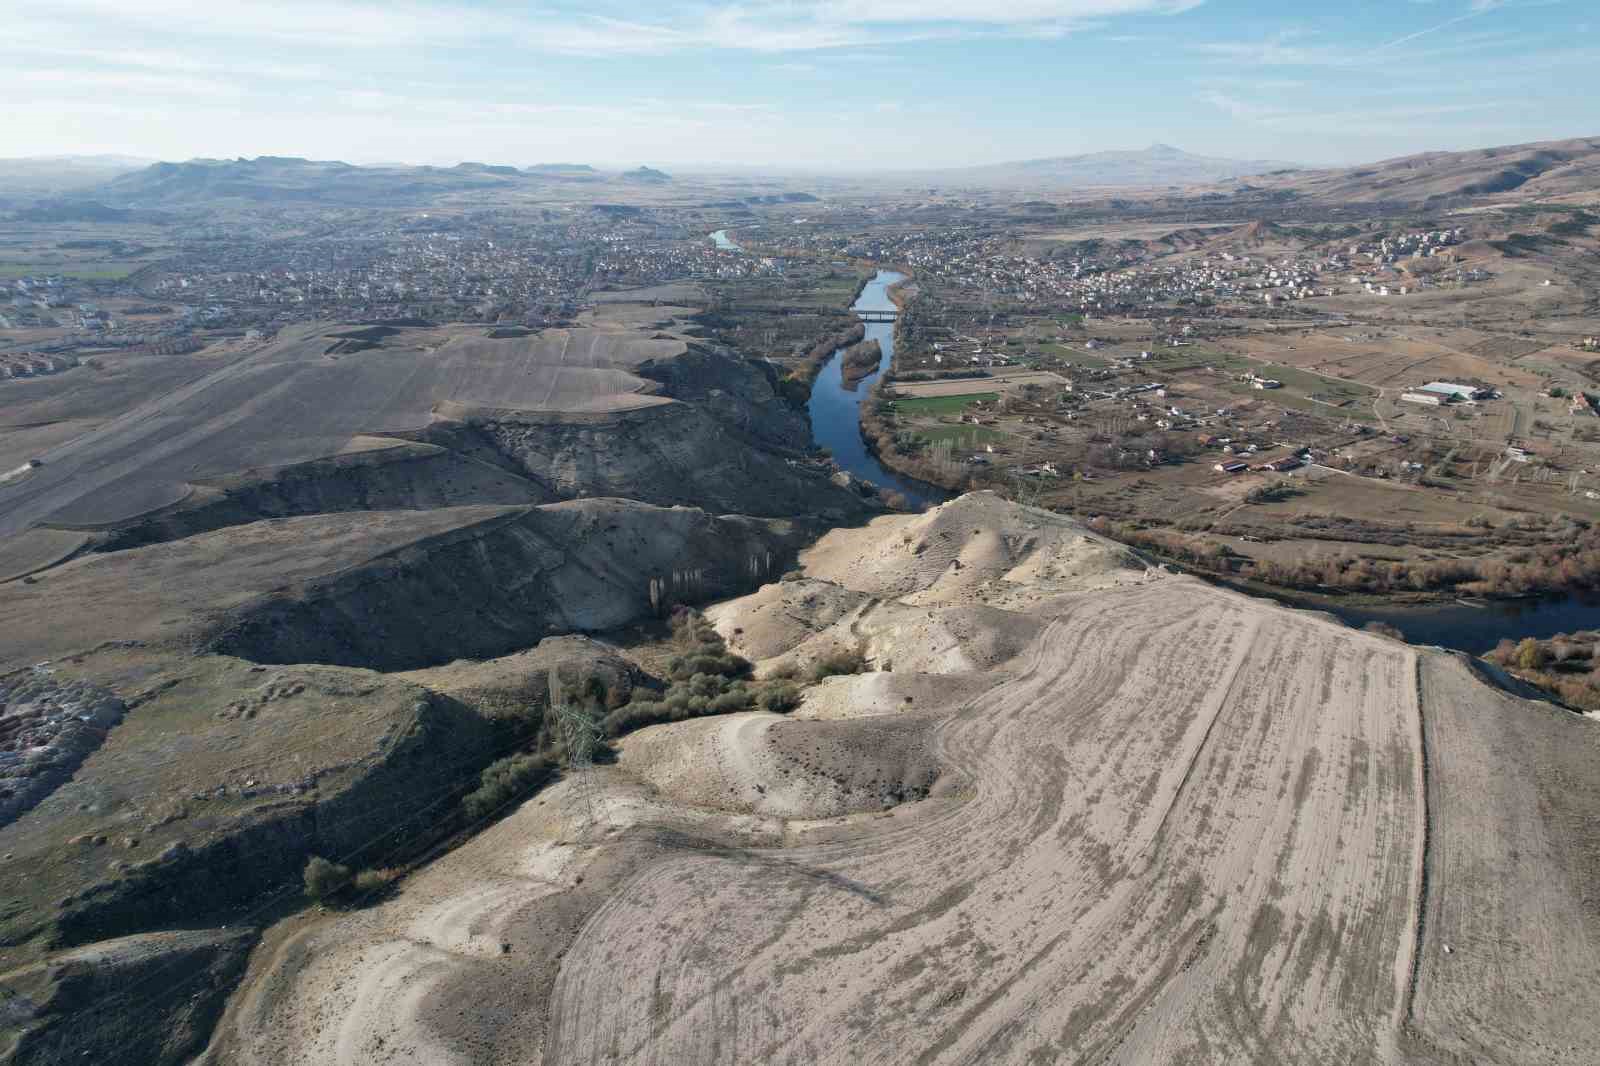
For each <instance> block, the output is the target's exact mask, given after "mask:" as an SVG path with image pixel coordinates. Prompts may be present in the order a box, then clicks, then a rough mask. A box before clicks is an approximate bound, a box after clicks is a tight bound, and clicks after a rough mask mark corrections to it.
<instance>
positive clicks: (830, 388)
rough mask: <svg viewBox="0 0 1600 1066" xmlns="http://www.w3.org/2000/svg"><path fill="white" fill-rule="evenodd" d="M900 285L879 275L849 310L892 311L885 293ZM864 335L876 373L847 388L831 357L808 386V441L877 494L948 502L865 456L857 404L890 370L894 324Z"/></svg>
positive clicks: (871, 325) (894, 277)
mask: <svg viewBox="0 0 1600 1066" xmlns="http://www.w3.org/2000/svg"><path fill="white" fill-rule="evenodd" d="M903 280H905V275H904V274H899V273H896V272H895V271H893V270H880V271H878V276H877V277H875V278H873V279H872V280H871V281H869V282H867V285H866V288H864V289H862V290H861V295H860V296H859V297H857V298H856V302H855V303H853V304H851V305H850V309H851V310H852V311H893V310H895V305H894V301H892V300H890V299H889V288H890V286H892V285H894V284H895V283H896V282H899V281H903ZM866 329H867V338H866V339H867V340H875V341H877V342H878V343H879V344H880V345H881V346H882V347H883V359H882V360H880V361H879V363H878V369H877V370H874V371H873V372H872V373H870V374H868V375H867V376H866V377H864V378H862V379H861V380H860V381H859V382H857V383H856V384H855V385H853V386H851V385H846V384H845V383H844V380H843V378H842V377H841V376H840V369H841V363H842V362H843V355H842V352H834V353H833V356H832V358H830V359H829V360H828V362H827V365H826V366H824V367H823V368H822V373H820V374H818V375H817V380H816V383H815V384H814V385H812V386H811V399H810V400H809V401H808V402H807V403H806V410H807V411H809V412H810V414H811V437H812V439H813V440H814V441H816V443H817V444H818V445H820V446H822V447H824V448H827V449H828V451H829V452H831V453H832V454H833V459H834V462H836V463H838V464H839V466H840V467H841V468H842V469H844V470H845V471H847V472H848V473H849V474H851V475H852V476H853V477H858V478H861V479H862V480H863V481H870V482H872V483H873V484H874V485H877V486H878V487H879V488H883V489H893V490H894V491H896V492H898V493H900V494H901V495H903V496H905V497H906V499H908V500H910V501H911V502H912V503H914V504H917V505H919V506H921V505H924V504H931V503H941V502H943V501H944V500H948V499H949V498H950V494H949V493H948V492H945V491H944V490H943V489H940V488H937V487H935V486H933V485H929V484H926V483H924V482H921V481H916V480H914V479H912V478H908V477H903V476H901V475H899V474H896V473H895V472H894V471H892V470H889V469H887V468H886V467H884V465H883V464H882V463H880V462H878V460H877V458H876V457H875V456H873V455H872V453H871V452H869V451H867V444H866V442H865V441H864V440H862V439H861V402H862V401H863V400H865V399H866V398H867V393H868V392H870V391H871V389H872V385H873V382H875V381H877V380H878V377H879V376H880V375H881V374H882V373H883V372H884V371H885V370H887V369H888V368H889V364H890V362H891V361H893V359H894V323H893V322H868V323H866Z"/></svg>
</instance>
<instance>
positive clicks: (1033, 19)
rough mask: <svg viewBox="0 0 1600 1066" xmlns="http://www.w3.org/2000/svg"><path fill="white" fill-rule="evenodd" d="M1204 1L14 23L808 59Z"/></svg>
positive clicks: (31, 9)
mask: <svg viewBox="0 0 1600 1066" xmlns="http://www.w3.org/2000/svg"><path fill="white" fill-rule="evenodd" d="M1200 3H1201V0H1015V2H1012V3H999V4H997V3H993V2H992V0H987V2H986V0H882V2H880V3H858V2H855V0H850V2H844V0H754V2H744V3H732V4H721V5H705V4H701V3H693V2H684V0H679V2H677V3H672V4H665V5H661V6H659V7H655V8H650V9H646V10H647V12H648V13H647V14H640V13H639V11H638V9H637V8H632V9H630V10H626V11H611V10H605V9H597V8H596V7H595V6H594V5H592V4H591V5H588V6H586V7H577V6H566V7H544V8H538V9H533V10H519V9H517V8H516V7H514V6H509V5H508V6H502V7H488V6H483V5H471V6H469V5H466V4H464V3H460V2H459V0H458V2H448V0H430V2H407V0H401V2H396V3H384V4H378V3H371V2H368V0H321V2H319V0H274V2H273V3H270V4H265V3H221V4H215V5H212V6H210V7H208V8H207V9H206V11H205V16H204V18H196V17H195V12H194V6H193V3H192V0H13V4H12V5H11V11H10V12H9V13H8V18H10V19H11V20H12V21H13V22H14V23H15V22H20V23H21V24H22V25H23V26H24V27H27V26H28V25H30V24H31V25H32V26H34V27H35V28H36V29H42V30H43V31H44V32H41V33H37V34H35V35H34V36H35V37H45V38H66V39H70V38H71V37H72V36H73V35H74V33H81V32H82V27H85V26H89V25H92V26H94V27H95V30H96V36H97V37H101V38H104V37H106V36H115V35H117V34H119V33H121V32H125V31H127V30H142V31H146V32H149V33H153V34H159V35H160V37H161V39H162V40H164V41H177V40H189V41H225V40H233V41H238V42H243V43H250V44H252V45H254V46H255V47H257V48H259V46H260V44H261V42H272V41H283V42H294V43H296V44H300V45H303V46H305V47H306V48H308V49H312V50H317V49H326V48H340V49H350V48H362V49H368V50H381V49H392V48H397V47H421V48H452V47H459V46H464V45H473V44H483V43H502V44H510V45H515V46H516V47H519V48H524V49H528V50H531V51H540V52H552V53H558V54H577V55H658V54H666V53H671V52H680V51H691V50H705V49H723V50H736V51H749V52H762V53H778V52H806V51H818V50H823V49H834V48H845V47H854V46H871V45H874V44H886V43H905V42H912V41H924V40H937V39H951V38H960V37H967V36H995V35H1004V36H1034V37H1041V36H1042V37H1057V36H1061V35H1063V34H1065V33H1069V32H1073V31H1074V30H1076V29H1079V28H1082V27H1084V26H1087V25H1091V24H1093V23H1094V22H1095V21H1096V20H1104V19H1109V18H1114V17H1118V16H1141V15H1147V16H1159V15H1173V14H1179V13H1182V12H1184V11H1188V10H1191V9H1193V8H1195V7H1197V6H1199V4H1200Z"/></svg>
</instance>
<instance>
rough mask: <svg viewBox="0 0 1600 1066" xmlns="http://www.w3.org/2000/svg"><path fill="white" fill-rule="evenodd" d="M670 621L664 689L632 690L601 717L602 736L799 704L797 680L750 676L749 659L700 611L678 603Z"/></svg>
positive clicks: (776, 710) (777, 711) (778, 710)
mask: <svg viewBox="0 0 1600 1066" xmlns="http://www.w3.org/2000/svg"><path fill="white" fill-rule="evenodd" d="M671 626H672V641H673V644H674V645H675V646H676V647H675V650H674V653H673V655H672V657H671V658H670V659H669V660H668V661H667V680H668V685H667V687H666V689H665V690H664V691H662V692H660V693H655V692H651V691H649V690H643V689H641V690H638V691H636V692H635V693H634V696H633V698H632V699H631V700H629V701H628V702H627V703H625V704H623V705H622V706H620V707H618V708H616V709H615V710H613V711H611V712H610V713H609V714H607V715H606V716H605V717H604V719H602V720H601V722H600V725H601V728H602V729H603V730H604V731H605V734H606V736H608V737H617V736H621V735H622V734H623V733H626V732H630V731H631V730H634V729H641V728H643V727H644V726H647V725H655V724H657V723H659V722H676V721H680V720H682V719H685V718H697V717H699V716H701V715H706V714H732V713H734V712H736V711H752V710H760V711H770V712H772V713H774V714H782V713H784V712H786V711H791V710H793V709H794V708H795V707H796V706H798V705H799V703H800V688H799V686H798V685H796V684H795V683H794V682H793V681H792V680H791V679H788V678H772V679H769V680H765V681H756V680H754V679H752V678H751V676H750V670H751V667H750V662H749V661H748V660H746V659H744V658H742V657H741V656H738V655H735V654H733V653H732V652H730V651H729V650H728V647H727V644H726V642H725V641H723V639H722V636H721V634H719V633H718V632H717V631H716V629H715V628H714V627H713V626H712V625H711V623H710V622H708V621H706V619H705V617H704V616H703V615H701V614H700V613H699V612H698V611H692V610H688V609H683V608H680V609H679V610H678V611H676V612H675V613H674V614H673V616H672V621H671Z"/></svg>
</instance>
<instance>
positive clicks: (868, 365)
mask: <svg viewBox="0 0 1600 1066" xmlns="http://www.w3.org/2000/svg"><path fill="white" fill-rule="evenodd" d="M881 362H883V345H881V344H879V343H878V342H877V341H876V340H863V341H857V342H856V343H855V344H852V345H850V347H848V348H846V349H845V350H844V354H843V355H842V356H841V357H840V363H839V380H840V381H842V382H843V383H844V384H846V385H854V384H855V383H856V382H858V381H860V380H861V379H862V378H864V377H866V376H867V375H868V374H871V373H873V372H875V371H876V370H877V369H878V364H879V363H881Z"/></svg>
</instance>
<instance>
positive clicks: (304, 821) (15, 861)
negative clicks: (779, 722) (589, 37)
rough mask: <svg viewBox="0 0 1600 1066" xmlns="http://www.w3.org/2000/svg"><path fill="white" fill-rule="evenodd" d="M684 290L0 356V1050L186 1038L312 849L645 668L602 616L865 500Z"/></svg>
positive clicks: (38, 1058) (429, 791)
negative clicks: (13, 448)
mask: <svg viewBox="0 0 1600 1066" xmlns="http://www.w3.org/2000/svg"><path fill="white" fill-rule="evenodd" d="M691 313H692V309H690V308H683V307H671V306H657V305H656V303H655V302H654V300H653V298H652V299H650V300H648V301H646V302H638V301H630V300H629V299H628V298H627V294H612V298H611V299H609V300H606V301H602V302H600V303H598V304H597V306H596V309H595V310H594V311H592V312H589V313H586V314H585V315H584V316H583V320H582V321H581V322H579V323H577V324H575V325H573V326H572V327H570V328H563V329H551V330H545V331H542V332H536V331H529V330H493V329H485V328H484V327H467V326H439V327H435V326H427V325H419V324H409V325H403V324H389V325H378V326H374V325H356V326H352V325H335V324H329V323H317V324H307V325H301V326H295V327H291V328H287V329H285V330H284V331H283V332H282V333H281V334H280V335H279V336H277V337H276V338H274V339H272V340H271V341H270V342H265V343H260V344H255V345H253V346H251V345H244V346H232V347H229V348H228V349H227V350H225V351H220V352H217V353H212V354H210V355H202V356H196V357H195V358H193V359H189V358H187V357H175V358H174V359H173V361H172V365H171V366H169V367H166V368H165V370H164V372H163V373H156V374H151V375H149V376H140V375H137V374H126V375H116V374H104V373H101V372H100V371H99V370H98V369H95V368H75V369H74V370H71V371H68V372H65V373H63V374H60V375H57V376H56V377H54V378H51V379H49V380H41V381H28V382H18V383H14V384H16V385H17V387H16V388H14V389H12V390H11V392H10V394H9V395H11V396H12V397H13V399H14V400H15V401H16V405H15V406H14V407H13V408H8V411H7V416H8V420H10V421H14V422H18V423H27V424H29V425H32V424H33V422H31V421H30V420H34V419H37V424H38V425H39V426H43V427H46V428H49V427H57V428H54V429H50V431H49V432H45V431H44V430H40V431H38V432H37V433H36V432H35V431H34V430H30V429H27V428H26V427H25V428H24V429H23V430H22V431H21V433H22V435H23V437H25V438H27V439H29V440H34V439H37V440H39V441H41V442H43V441H48V447H46V448H44V449H43V450H41V451H40V452H37V453H29V454H30V455H32V457H33V458H35V459H36V460H37V462H34V463H31V464H24V466H23V468H22V471H21V475H20V476H17V477H13V478H8V479H7V480H6V482H5V484H3V485H0V856H3V861H0V1061H5V1062H16V1063H55V1062H64V1061H71V1062H82V1061H86V1060H91V1061H119V1062H129V1063H134V1062H137V1063H163V1064H164V1063H179V1062H184V1061H187V1060H188V1059H189V1058H190V1057H191V1056H192V1055H193V1054H194V1053H196V1052H197V1051H198V1050H200V1048H201V1047H202V1046H203V1044H204V1043H205V1041H206V1040H207V1039H209V1036H210V1034H211V1030H212V1026H213V1024H214V1022H215V1020H216V1018H217V1016H218V1012H219V1011H220V1010H221V1007H222V1004H223V1002H224V1001H225V999H226V997H227V996H228V995H229V994H230V992H231V991H232V989H233V986H234V984H235V982H236V981H237V979H238V977H239V975H240V973H241V972H242V968H243V965H244V961H245V958H246V956H247V954H248V953H249V951H250V950H251V949H252V947H253V946H254V945H255V943H256V940H257V937H258V935H259V933H260V931H261V930H262V929H263V928H264V927H266V926H268V925H270V924H271V923H272V922H273V921H274V920H275V919H276V918H277V917H278V916H279V915H280V914H282V913H285V912H289V911H295V910H299V909H301V908H302V907H303V906H304V903H305V899H304V895H303V884H302V879H301V878H302V872H303V870H304V869H305V867H306V865H307V862H308V860H309V859H310V858H311V857H312V856H317V857H330V858H332V859H337V860H338V861H339V862H340V863H348V864H352V865H353V866H354V867H355V868H356V869H360V870H365V871H367V872H368V875H369V876H372V877H377V878H379V879H380V880H382V879H385V878H390V877H392V876H394V873H393V872H392V871H394V870H398V868H400V867H401V866H403V865H404V864H407V863H409V862H413V861H415V860H417V859H418V858H419V857H420V856H422V855H424V854H426V853H427V851H428V849H429V848H433V847H438V846H442V845H443V844H444V843H445V842H446V841H448V840H450V839H452V838H453V837H461V836H463V835H465V834H467V833H469V832H470V831H471V830H472V829H473V828H474V827H475V825H476V824H480V823H481V822H482V821H483V820H484V819H483V818H482V816H481V815H477V816H473V815H469V814H468V813H467V807H466V804H465V802H464V797H465V796H467V795H469V794H471V793H472V792H473V790H475V789H477V788H478V787H479V786H480V783H481V781H482V780H483V778H482V775H483V773H484V772H485V770H486V768H492V767H494V766H499V765H502V763H503V761H504V760H507V759H516V758H524V759H528V760H535V761H537V760H547V761H548V760H551V759H552V752H553V751H554V750H555V749H557V748H558V747H559V745H560V743H561V740H560V737H559V736H558V735H557V730H556V729H555V727H554V726H553V725H552V722H551V720H550V719H549V715H548V712H549V711H550V700H551V697H550V694H549V693H550V689H551V686H552V685H555V687H556V688H559V687H560V685H561V684H568V685H571V686H580V687H581V686H588V687H587V688H584V689H583V690H584V691H591V690H598V691H599V692H600V693H602V694H603V699H605V700H608V701H611V702H612V703H615V704H619V705H620V704H626V703H627V702H628V700H629V699H630V696H631V694H632V693H633V691H634V689H635V688H636V687H638V686H644V687H645V689H646V690H647V691H653V689H651V688H650V686H659V684H660V682H659V680H657V679H656V678H654V677H653V676H652V675H649V674H648V673H646V672H645V671H644V670H643V669H642V668H641V667H640V665H639V664H638V663H636V662H634V661H633V660H631V659H628V658H626V657H624V655H623V654H622V652H621V651H619V650H618V647H617V645H616V641H617V640H623V641H626V640H628V639H634V638H635V637H637V633H635V632H634V630H635V629H637V630H639V631H641V632H644V633H645V634H646V636H645V637H641V638H637V639H648V634H649V633H650V632H653V630H652V627H660V626H662V625H664V621H663V620H664V619H665V618H666V616H668V615H669V614H670V613H671V612H672V611H673V609H674V608H675V607H678V606H680V605H683V604H694V603H702V602H707V601H709V600H713V599H719V598H723V597H727V596H731V595H738V594H741V593H744V592H748V591H750V590H752V589H754V588H756V587H758V586H759V585H761V584H762V583H763V582H766V581H770V580H773V579H775V578H776V577H777V575H779V574H781V573H782V572H784V570H785V569H787V568H788V567H790V566H792V565H793V561H794V557H795V553H796V551H797V550H798V549H799V548H800V547H801V546H802V545H804V544H805V543H808V542H809V541H810V540H811V539H812V538H814V537H815V536H816V535H817V533H818V532H819V531H820V529H821V528H822V527H821V523H822V522H824V521H830V520H831V521H838V520H859V519H862V518H864V517H865V516H867V515H870V514H872V513H874V511H875V510H876V508H875V507H874V505H873V504H872V503H871V501H870V500H867V499H864V498H863V496H862V495H861V494H860V493H859V492H856V491H852V490H849V489H845V488H842V487H840V486H839V485H836V484H834V483H833V482H832V481H831V480H830V479H829V476H828V474H829V471H828V468H827V464H826V463H825V462H822V461H820V460H819V459H818V458H817V457H816V456H815V455H814V454H812V453H811V450H810V443H809V434H808V432H807V428H806V423H805V420H804V418H803V416H802V415H801V414H799V413H797V412H796V411H795V410H794V409H793V408H792V407H790V406H789V405H788V404H787V403H786V402H785V401H784V400H783V399H782V398H781V397H780V396H779V395H778V393H777V391H776V390H775V389H774V387H773V382H772V380H771V377H770V372H769V371H768V370H766V369H764V368H763V367H762V366H761V365H758V364H755V363H749V362H746V361H744V360H743V359H741V358H739V357H738V356H736V355H735V354H733V353H731V352H729V351H728V350H726V349H723V348H719V347H715V346H710V345H706V344H704V343H702V342H700V341H699V340H698V339H697V338H696V337H695V336H694V335H693V332H692V329H691V328H690V326H689V324H688V321H687V318H688V316H689V315H690V314H691ZM78 369H83V371H84V372H83V373H82V374H78V373H77V370H78ZM40 434H43V435H40ZM795 515H799V516H801V517H799V518H791V517H789V516H795ZM630 627H633V628H631V629H630ZM625 630H626V631H628V632H627V633H623V634H622V635H619V631H625ZM629 634H633V635H632V636H629ZM597 636H604V639H595V638H596V637H597ZM550 764H551V765H554V763H553V762H551V763H550ZM539 765H544V764H543V763H540V764H539ZM179 988H181V989H183V991H182V993H181V994H177V993H176V992H172V990H174V989H179ZM169 992H172V994H169Z"/></svg>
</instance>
